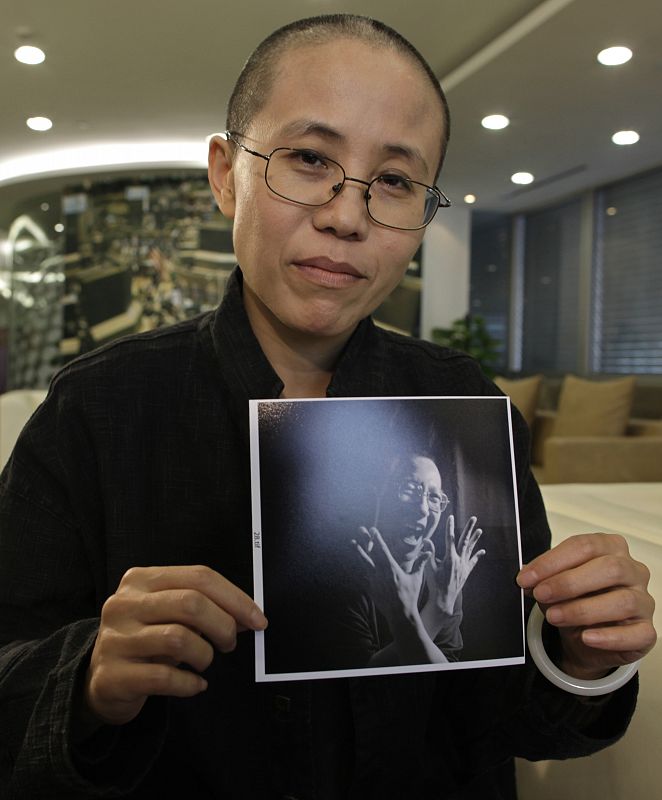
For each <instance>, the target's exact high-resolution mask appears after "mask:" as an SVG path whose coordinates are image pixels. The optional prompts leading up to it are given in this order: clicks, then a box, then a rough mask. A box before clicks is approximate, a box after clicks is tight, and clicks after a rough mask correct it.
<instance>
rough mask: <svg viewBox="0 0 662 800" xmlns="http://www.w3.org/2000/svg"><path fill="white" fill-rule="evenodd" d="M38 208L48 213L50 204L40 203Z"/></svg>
mask: <svg viewBox="0 0 662 800" xmlns="http://www.w3.org/2000/svg"><path fill="white" fill-rule="evenodd" d="M39 208H41V210H42V211H48V210H49V209H50V204H49V203H42V204H41V205H40V206H39Z"/></svg>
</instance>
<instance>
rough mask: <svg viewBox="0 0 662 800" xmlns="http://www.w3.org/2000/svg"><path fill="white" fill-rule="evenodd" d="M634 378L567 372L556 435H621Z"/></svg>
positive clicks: (555, 428)
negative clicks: (587, 376)
mask: <svg viewBox="0 0 662 800" xmlns="http://www.w3.org/2000/svg"><path fill="white" fill-rule="evenodd" d="M634 385H635V379H634V378H633V377H628V378H618V379H617V380H613V381H589V380H584V379H583V378H577V377H576V376H574V375H566V376H565V378H564V379H563V385H562V386H561V395H560V397H559V407H558V412H557V415H556V422H555V425H554V436H622V435H623V434H624V433H625V429H626V426H627V422H628V418H629V416H630V409H631V408H632V398H633V395H634Z"/></svg>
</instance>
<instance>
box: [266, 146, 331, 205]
mask: <svg viewBox="0 0 662 800" xmlns="http://www.w3.org/2000/svg"><path fill="white" fill-rule="evenodd" d="M265 179H266V181H267V186H268V187H269V188H270V189H271V191H272V192H275V193H276V194H278V195H280V196H281V197H284V198H286V199H287V200H293V201H294V202H295V203H303V204H304V205H309V206H321V205H324V203H328V202H329V200H331V199H332V198H333V197H335V195H336V194H337V193H338V192H339V191H340V187H341V186H342V184H343V182H344V180H345V173H344V172H343V170H342V167H341V166H340V164H336V163H335V161H330V160H329V159H328V158H323V157H322V156H319V155H318V154H317V153H315V152H313V151H312V150H293V149H290V148H287V147H281V148H279V149H277V150H274V152H273V153H272V154H271V158H270V159H269V162H268V164H267V171H266V174H265Z"/></svg>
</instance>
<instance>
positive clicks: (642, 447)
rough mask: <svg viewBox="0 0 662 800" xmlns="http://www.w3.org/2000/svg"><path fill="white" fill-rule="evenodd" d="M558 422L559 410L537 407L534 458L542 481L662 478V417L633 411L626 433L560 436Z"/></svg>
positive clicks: (650, 479) (610, 481) (604, 480)
mask: <svg viewBox="0 0 662 800" xmlns="http://www.w3.org/2000/svg"><path fill="white" fill-rule="evenodd" d="M555 422H556V412H555V411H546V410H541V409H538V410H537V411H536V416H535V420H534V423H533V431H532V435H533V442H532V452H531V459H532V462H533V471H534V473H535V475H536V478H537V479H538V481H539V482H540V483H623V482H631V481H634V482H642V481H662V419H658V420H652V419H636V418H633V417H631V418H630V419H629V420H628V423H627V426H626V429H625V434H624V435H623V436H557V435H555V433H554V428H555Z"/></svg>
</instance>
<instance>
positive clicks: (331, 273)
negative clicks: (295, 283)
mask: <svg viewBox="0 0 662 800" xmlns="http://www.w3.org/2000/svg"><path fill="white" fill-rule="evenodd" d="M292 263H293V266H294V267H296V269H297V270H299V272H300V273H301V274H302V275H304V276H305V277H307V278H308V279H310V280H311V281H313V282H314V283H317V284H319V285H322V286H329V287H332V288H345V287H347V286H353V285H355V284H356V283H357V282H358V281H361V280H363V279H364V278H365V276H364V275H363V274H361V272H360V271H359V270H358V269H356V267H354V266H353V265H352V264H348V263H346V262H344V261H332V260H331V259H330V258H325V257H315V258H302V259H300V260H297V261H293V262H292Z"/></svg>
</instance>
